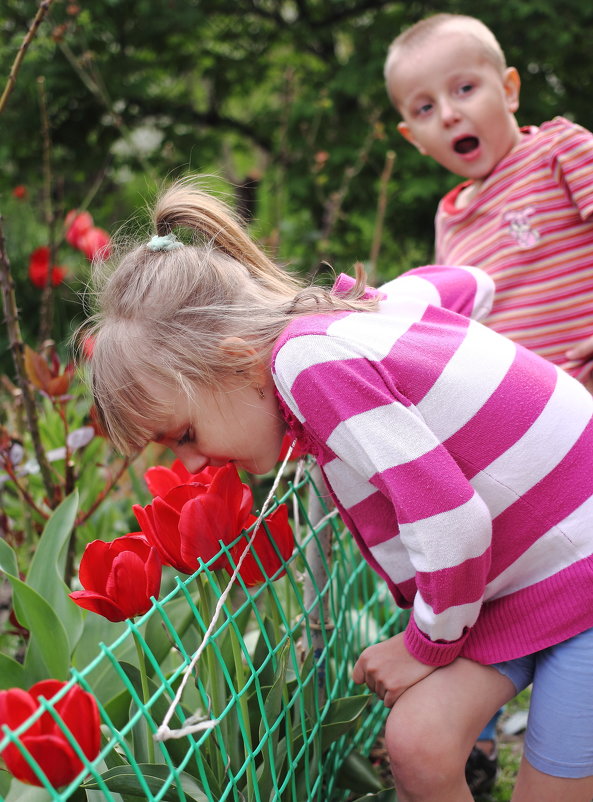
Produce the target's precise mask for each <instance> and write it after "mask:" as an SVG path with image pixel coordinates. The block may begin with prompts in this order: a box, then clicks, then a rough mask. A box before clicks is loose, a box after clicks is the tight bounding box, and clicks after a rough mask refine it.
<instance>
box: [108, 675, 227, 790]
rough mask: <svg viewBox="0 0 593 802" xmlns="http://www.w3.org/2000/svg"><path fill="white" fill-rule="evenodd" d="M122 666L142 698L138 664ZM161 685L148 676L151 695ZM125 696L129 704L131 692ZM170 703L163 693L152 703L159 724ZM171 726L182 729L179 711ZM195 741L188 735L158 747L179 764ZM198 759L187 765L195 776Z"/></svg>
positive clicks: (212, 780) (216, 786)
mask: <svg viewBox="0 0 593 802" xmlns="http://www.w3.org/2000/svg"><path fill="white" fill-rule="evenodd" d="M120 667H121V669H122V671H124V672H125V674H126V676H127V677H128V679H129V680H130V682H131V683H132V685H133V686H134V690H135V691H136V693H137V694H138V697H139V698H140V699H141V698H142V681H141V678H140V670H139V669H138V668H137V667H136V666H133V665H131V664H130V663H123V662H122V663H120ZM159 687H160V685H157V684H156V683H155V682H154V681H153V680H152V679H150V678H148V692H149V694H150V696H151V697H153V696H154V695H155V694H156V693H157V691H158V690H159ZM125 697H126V698H127V700H128V704H129V702H130V694H129V692H127V691H126V693H125ZM170 704H171V701H170V699H169V698H168V696H166V695H165V694H161V695H160V696H159V697H158V699H155V700H154V701H153V702H152V703H151V706H150V715H151V717H152V719H153V721H155V722H156V724H157V725H158V724H160V722H162V721H163V720H164V718H165V716H166V714H167V712H168V710H169V705H170ZM108 710H109V708H108ZM183 710H184V712H185V714H186V716H190V715H191V711H189V710H187V709H186V708H185V707H184V708H183ZM169 727H170V728H171V729H175V730H176V729H181V727H183V724H182V722H181V719H180V718H179V716H178V715H177V713H175V714H174V715H173V716H172V717H171V720H170V721H169ZM144 729H145V728H144V727H141V728H140V732H142V731H144ZM138 736H139V733H137V732H134V733H133V737H134V744H136V739H137V738H138ZM193 742H194V739H193V737H192V736H191V735H190V736H188V738H170V739H169V740H167V741H161V742H160V743H159V744H158V745H157V748H158V749H161V750H163V751H164V750H166V751H167V752H168V753H169V757H170V758H171V760H172V762H173V763H174V764H175V765H179V764H180V763H181V762H182V761H185V760H186V759H187V753H188V750H192V751H193V748H194V747H193ZM134 755H135V757H136V758H137V759H138V758H140V754H138V753H136V752H134ZM198 761H199V757H198V756H196V758H195V759H194V758H192V759H191V760H190V761H189V762H188V763H187V766H186V771H187V772H188V773H189V774H191V775H193V776H195V777H198V776H199V774H198ZM205 768H207V769H208V771H206V772H205V774H206V777H207V780H208V782H209V783H210V787H211V790H212V791H214V790H216V795H217V796H220V794H221V790H220V787H219V784H218V782H217V781H216V779H215V778H214V775H213V774H212V772H210V771H209V767H205Z"/></svg>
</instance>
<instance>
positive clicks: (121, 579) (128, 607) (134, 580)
mask: <svg viewBox="0 0 593 802" xmlns="http://www.w3.org/2000/svg"><path fill="white" fill-rule="evenodd" d="M144 565H145V563H144V560H143V559H142V558H141V557H139V556H138V555H137V554H133V553H132V552H131V551H128V552H124V553H122V554H119V555H118V556H117V557H116V558H115V560H114V561H113V566H112V570H111V574H110V576H109V581H108V583H107V595H108V596H109V598H110V599H113V601H114V603H115V604H117V605H118V606H119V608H120V610H122V611H123V612H125V614H126V615H125V617H126V618H134V616H136V615H143V614H144V613H146V612H147V611H148V610H149V609H150V607H151V604H152V602H151V601H150V599H149V597H148V596H147V595H146V577H145V572H144Z"/></svg>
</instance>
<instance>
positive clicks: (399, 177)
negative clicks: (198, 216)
mask: <svg viewBox="0 0 593 802" xmlns="http://www.w3.org/2000/svg"><path fill="white" fill-rule="evenodd" d="M36 8H37V3H34V2H32V0H3V3H2V9H1V10H0V32H1V36H2V39H1V50H0V75H2V76H7V75H8V72H9V68H10V65H11V64H12V62H13V60H14V57H15V55H16V53H17V51H18V48H19V46H20V43H21V42H22V39H23V36H24V34H25V32H26V30H27V28H28V26H29V25H30V22H31V20H32V18H33V16H34V13H35V11H36ZM435 11H451V12H461V13H469V14H476V15H478V16H480V18H481V19H483V20H484V22H486V23H487V24H488V25H489V26H490V27H491V28H492V29H493V30H494V32H495V33H496V35H497V36H498V38H499V39H500V41H501V43H502V45H503V47H504V49H505V51H506V53H507V56H508V61H509V63H510V64H514V65H515V66H516V67H517V68H518V69H519V71H520V73H521V76H522V80H523V90H522V101H521V109H520V111H519V115H518V118H519V122H520V123H521V124H528V123H531V124H538V123H540V122H542V121H543V120H546V119H549V118H550V117H552V116H554V115H557V114H562V115H565V116H567V117H570V118H573V119H575V120H576V121H578V122H580V123H581V124H583V125H585V126H586V127H593V109H592V108H591V105H590V103H589V95H590V84H591V71H590V68H589V54H590V52H591V50H592V49H593V25H592V24H591V22H592V20H593V7H591V6H590V5H589V4H586V3H585V4H583V3H581V2H579V0H563V2H562V3H560V2H559V0H540V2H538V3H537V4H535V3H533V2H531V1H530V0H507V2H505V3H500V2H495V1H494V0H483V2H481V3H480V5H479V8H477V7H476V5H475V3H473V2H469V0H451V1H450V2H442V3H440V4H435V3H432V2H411V3H409V2H380V0H294V2H293V1H292V0H284V1H283V0H88V1H87V2H84V3H77V2H75V0H55V2H54V4H53V6H52V9H51V12H50V15H49V17H48V19H47V20H45V21H44V23H43V25H42V26H41V28H40V30H39V32H38V34H37V36H36V38H35V39H34V41H33V43H32V46H31V48H30V49H29V51H28V53H27V55H26V57H25V60H24V62H23V65H22V69H21V71H20V73H19V75H18V80H17V83H16V87H15V89H14V92H13V94H12V96H11V98H10V100H9V103H8V106H7V108H6V110H5V112H4V113H3V115H2V120H1V135H0V163H1V164H2V171H1V174H0V211H1V212H2V214H3V216H4V219H5V226H6V229H7V240H8V248H9V253H10V255H11V260H12V263H13V269H14V272H15V275H16V277H17V284H18V285H19V286H18V289H19V290H20V296H19V297H20V302H21V306H22V308H23V309H24V311H25V314H24V318H25V320H29V319H30V318H31V317H32V314H31V315H29V314H27V312H28V311H31V313H32V310H33V308H34V305H35V304H36V303H37V302H38V299H37V298H36V297H35V294H34V292H33V290H32V289H31V288H29V286H28V282H27V280H26V268H27V263H28V256H29V254H30V252H31V250H32V249H33V248H34V247H36V246H37V245H40V244H44V242H46V241H47V231H46V229H45V227H44V225H43V218H42V215H41V214H40V208H41V206H42V203H41V201H42V188H43V182H42V178H43V168H42V163H43V158H42V136H41V122H40V110H39V108H40V106H39V79H40V78H43V79H44V87H45V95H46V104H47V109H48V115H49V122H50V134H51V143H52V154H51V155H52V160H51V170H52V180H51V192H52V197H53V203H54V211H55V214H56V217H57V218H59V219H63V214H64V213H65V212H66V211H67V210H68V209H70V208H73V207H80V206H81V205H83V204H85V203H87V202H88V205H89V210H90V211H92V214H93V216H94V218H95V223H96V224H97V225H99V226H102V227H104V228H106V229H107V230H108V231H110V232H111V233H114V232H115V230H116V229H117V228H118V226H119V225H120V224H121V223H122V222H123V221H124V220H126V219H128V218H129V217H130V216H131V215H135V216H136V217H137V218H138V219H139V220H140V221H142V220H143V219H144V214H143V211H142V210H143V208H144V206H145V202H146V200H147V199H150V198H151V197H152V196H153V194H154V191H155V188H156V187H158V186H159V185H160V183H161V182H162V181H164V180H167V179H169V178H171V177H174V176H176V175H179V174H182V173H185V172H187V171H193V172H200V173H213V174H215V175H217V176H219V177H220V178H221V179H223V180H224V181H225V182H226V183H225V186H226V187H227V188H228V182H230V184H231V186H233V185H240V184H242V183H243V182H247V183H249V182H250V181H252V180H253V179H255V180H256V185H257V207H256V212H255V221H254V223H253V231H254V233H255V234H256V235H257V236H258V237H260V238H261V239H262V241H263V242H264V243H266V244H268V245H269V246H270V248H271V249H272V251H273V253H274V254H275V255H276V256H277V257H278V258H279V259H280V260H281V261H283V262H286V263H290V264H292V265H294V266H295V267H296V268H297V269H299V270H301V271H303V272H307V273H311V274H313V273H315V272H317V271H318V270H319V266H320V263H321V262H322V260H328V261H329V262H330V263H331V264H332V265H333V266H334V268H335V269H336V270H347V269H349V268H350V266H351V265H352V263H353V262H354V261H355V260H358V259H360V260H363V261H365V260H367V259H368V258H369V252H370V248H371V243H372V238H373V232H374V227H375V221H376V207H377V194H378V186H379V180H380V175H381V173H382V170H383V167H384V163H385V157H386V153H387V151H388V150H390V149H393V150H395V152H396V156H397V159H396V162H395V169H394V171H393V174H392V176H391V178H390V180H389V186H388V190H389V195H388V206H387V216H386V221H385V229H384V232H383V236H382V249H381V256H380V260H379V265H378V266H379V278H380V279H381V278H388V277H390V276H393V275H395V274H396V273H398V272H400V271H401V270H404V269H407V268H409V267H411V266H414V265H417V264H421V263H423V262H426V261H429V260H430V259H431V253H432V221H433V215H434V210H435V207H436V203H437V201H438V198H439V197H440V195H441V194H442V193H443V192H444V191H446V190H447V189H448V188H449V187H450V186H451V185H452V184H453V183H455V181H456V179H455V177H453V176H450V175H448V174H447V173H446V172H445V171H443V170H442V169H441V168H439V167H438V166H436V165H434V164H431V163H430V162H429V161H428V160H426V159H423V158H422V157H421V156H419V155H418V154H417V153H416V152H415V151H414V150H413V148H412V147H411V146H410V145H409V144H407V143H405V142H404V141H403V139H401V138H400V137H399V135H398V134H397V131H396V130H395V126H396V123H397V115H396V113H395V111H394V110H393V109H392V108H391V107H390V105H389V102H388V99H387V96H386V93H385V91H384V86H383V78H382V68H383V61H384V57H385V53H386V50H387V47H388V45H389V43H390V41H391V40H392V39H393V37H394V36H395V35H397V33H398V32H399V31H400V30H401V29H402V28H403V27H405V26H407V25H409V24H411V23H413V22H415V21H416V20H418V19H420V18H421V17H423V16H425V15H426V14H428V13H432V12H435ZM18 184H25V185H26V186H27V188H28V190H29V199H28V201H26V202H16V201H15V200H14V199H13V198H12V197H11V190H12V188H13V187H14V186H15V185H18ZM336 193H337V194H338V197H340V198H342V201H341V202H338V203H337V207H338V211H339V214H337V217H336V220H335V223H333V224H332V223H331V222H330V218H331V213H332V210H333V211H335V207H336ZM340 193H341V194H340ZM342 196H343V197H342ZM85 199H86V200H85ZM58 263H66V264H68V265H69V266H70V267H71V280H70V282H69V283H68V284H67V286H64V287H62V288H60V290H59V300H60V303H59V304H58V305H57V314H56V339H58V340H62V339H63V338H65V337H66V335H67V333H68V330H69V328H71V326H72V323H71V321H72V319H73V318H78V317H80V315H81V310H80V304H79V301H78V296H77V293H78V292H79V291H80V289H81V288H82V287H83V286H84V282H85V281H86V279H87V277H88V266H87V265H86V264H83V263H81V261H80V258H79V256H78V255H77V254H75V253H73V252H72V250H71V249H68V248H63V249H61V250H60V252H59V260H58ZM31 325H32V324H31ZM30 335H31V336H32V337H33V336H34V331H33V330H31V332H30ZM0 345H2V343H1V342H0Z"/></svg>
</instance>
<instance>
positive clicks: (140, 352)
mask: <svg viewBox="0 0 593 802" xmlns="http://www.w3.org/2000/svg"><path fill="white" fill-rule="evenodd" d="M153 224H154V227H155V230H156V233H157V235H159V236H165V235H167V234H170V233H173V232H174V231H175V232H176V233H178V235H179V237H180V239H182V240H183V239H184V238H185V237H187V241H188V242H189V244H185V245H183V247H179V248H175V249H172V250H166V251H153V250H150V249H149V248H148V247H147V242H146V241H145V242H144V243H143V244H137V243H136V244H135V246H134V247H133V248H132V249H131V250H129V249H128V251H127V252H126V253H125V254H123V255H122V253H121V249H120V248H119V247H118V246H117V245H114V247H113V251H112V253H113V255H112V257H111V259H110V260H109V262H104V263H102V264H101V265H100V266H99V267H97V268H96V270H95V275H94V289H95V290H96V300H97V308H98V311H97V313H96V314H94V315H93V316H92V317H91V318H90V319H89V321H88V324H87V325H85V326H84V327H83V329H82V331H81V332H80V339H81V341H82V340H83V339H86V338H87V337H89V336H91V337H92V341H93V352H92V358H91V359H90V360H89V372H90V384H91V388H92V393H93V396H94V400H95V405H96V408H97V412H98V416H99V420H100V422H101V424H102V426H103V428H104V429H105V432H106V433H107V435H108V436H109V437H110V439H111V440H112V441H113V443H114V445H115V446H116V448H118V449H119V450H120V451H122V452H123V453H125V454H133V453H135V452H137V451H139V450H140V449H141V448H143V447H144V445H146V443H147V442H148V441H149V440H150V439H151V437H152V436H154V434H155V432H156V431H158V424H159V423H162V422H163V421H164V420H166V418H167V416H168V415H170V414H171V411H172V410H170V409H164V408H163V407H162V405H161V404H160V403H159V402H158V401H157V400H156V399H155V398H154V397H153V396H152V393H151V387H153V386H154V385H155V383H156V384H158V385H159V386H164V387H167V388H172V389H181V390H182V391H183V392H185V393H186V394H188V395H189V396H190V397H192V392H193V391H194V390H195V389H196V388H198V387H200V388H207V389H214V388H216V387H217V386H218V385H220V384H221V383H222V382H224V380H225V379H226V378H228V377H230V376H232V375H233V374H236V373H237V372H240V371H249V370H250V369H251V368H253V362H254V360H253V357H250V356H249V353H247V352H245V353H242V352H241V351H238V353H236V354H231V353H229V351H228V349H223V348H222V347H221V343H222V342H223V340H224V339H225V338H227V337H240V338H242V339H244V340H245V341H246V342H247V343H248V344H249V345H250V346H251V347H252V348H253V349H254V350H255V351H256V353H257V356H258V358H261V359H263V360H264V362H265V364H268V363H269V359H270V355H271V351H272V348H273V345H274V343H275V341H276V339H277V338H278V336H279V335H280V333H281V332H282V330H283V329H284V328H285V326H286V325H287V324H288V323H289V322H290V320H291V319H293V318H295V317H298V316H300V315H304V314H310V313H314V312H325V311H333V310H362V309H369V308H372V307H373V306H374V305H375V302H374V301H369V300H365V299H363V298H362V296H363V294H364V290H365V276H364V271H363V270H362V268H361V267H360V268H359V267H357V276H356V284H355V286H354V288H353V290H352V291H351V292H350V293H349V294H347V295H340V296H338V295H334V294H332V293H331V291H329V290H326V289H322V288H320V287H305V286H304V285H303V283H302V282H301V281H300V280H299V279H297V278H296V277H295V276H293V275H291V274H290V273H288V272H287V271H286V270H284V269H281V268H280V267H278V266H277V265H275V264H274V262H272V261H271V260H270V259H269V258H268V257H267V256H266V254H265V253H264V252H263V250H261V248H259V247H258V246H257V245H256V244H255V242H254V241H253V240H252V239H251V238H250V237H249V235H248V234H247V233H246V231H245V229H244V227H243V225H242V223H241V222H240V221H239V219H238V218H237V217H236V216H235V214H234V213H233V211H232V210H231V209H230V208H229V206H227V205H226V204H225V203H224V202H222V201H221V200H219V199H218V198H216V197H214V196H213V195H211V194H209V193H208V192H205V191H203V190H202V189H201V188H200V187H199V185H198V184H197V183H196V181H195V179H182V180H180V181H177V182H176V183H175V184H173V185H172V186H171V187H170V188H168V189H167V190H165V191H164V192H163V193H162V194H161V196H160V197H159V198H158V200H157V203H156V206H155V208H154V212H153ZM118 251H119V253H118ZM114 265H115V266H114Z"/></svg>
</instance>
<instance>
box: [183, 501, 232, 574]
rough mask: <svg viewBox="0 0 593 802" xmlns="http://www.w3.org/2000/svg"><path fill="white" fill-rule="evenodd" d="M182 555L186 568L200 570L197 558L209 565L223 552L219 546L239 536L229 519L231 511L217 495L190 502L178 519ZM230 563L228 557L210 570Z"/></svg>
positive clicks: (216, 563)
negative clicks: (210, 561) (209, 562)
mask: <svg viewBox="0 0 593 802" xmlns="http://www.w3.org/2000/svg"><path fill="white" fill-rule="evenodd" d="M179 533H180V535H181V555H182V558H183V560H184V562H185V564H186V565H193V568H192V571H195V570H196V569H197V567H198V557H200V558H201V559H202V560H203V561H204V562H208V561H209V560H211V559H212V558H213V557H215V556H216V555H217V554H218V552H219V551H220V542H219V541H221V540H222V541H223V543H230V542H231V541H232V540H233V538H234V537H235V536H236V534H237V532H236V531H235V530H234V526H233V525H232V518H231V519H229V515H228V508H225V507H224V504H223V502H222V499H221V498H219V497H218V496H216V495H211V494H206V495H204V496H201V497H200V498H196V499H192V500H191V501H188V502H187V504H186V505H185V506H184V508H183V510H182V511H181V515H180V516H179ZM226 562H227V558H226V556H225V555H222V556H221V557H220V559H219V560H216V562H214V563H213V564H212V565H211V566H210V568H211V569H212V570H215V569H217V568H222V567H223V566H224V565H225V564H226Z"/></svg>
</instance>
